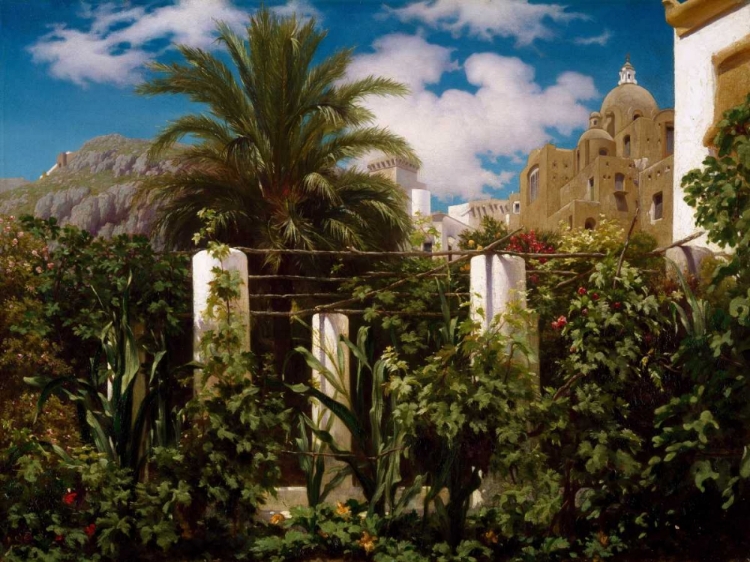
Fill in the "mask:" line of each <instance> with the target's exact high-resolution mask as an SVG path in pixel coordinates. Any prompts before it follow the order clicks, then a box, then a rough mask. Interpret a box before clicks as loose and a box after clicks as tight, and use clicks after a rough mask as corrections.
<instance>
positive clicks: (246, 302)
mask: <svg viewBox="0 0 750 562" xmlns="http://www.w3.org/2000/svg"><path fill="white" fill-rule="evenodd" d="M215 267H220V268H222V269H224V270H225V271H237V272H238V273H239V275H240V278H241V279H242V285H241V286H240V296H239V298H238V299H235V300H234V302H232V303H231V309H232V311H233V313H234V314H236V315H237V316H238V317H239V319H240V320H241V322H242V324H243V325H244V326H245V333H244V337H243V349H244V350H245V351H249V350H250V299H249V295H248V278H247V256H246V255H245V254H244V253H243V252H241V251H239V250H230V251H229V255H228V256H227V257H226V258H224V259H223V260H218V259H216V258H214V257H213V256H211V255H210V254H209V253H208V252H207V251H206V250H203V251H201V252H198V253H197V254H195V255H194V256H193V360H195V361H197V362H202V361H203V360H204V359H205V358H204V357H202V354H201V349H200V341H201V338H202V337H203V335H204V334H205V333H206V332H207V331H208V330H212V329H214V328H215V327H216V326H215V325H214V322H212V321H209V320H207V319H206V318H205V317H204V316H205V312H206V309H207V308H208V294H209V289H210V283H211V281H213V280H214V274H213V271H212V270H213V268H215ZM200 381H201V374H200V372H196V374H195V378H194V392H196V393H197V392H198V391H199V390H200ZM208 384H210V381H209V382H208Z"/></svg>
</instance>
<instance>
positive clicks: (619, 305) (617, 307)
mask: <svg viewBox="0 0 750 562" xmlns="http://www.w3.org/2000/svg"><path fill="white" fill-rule="evenodd" d="M612 308H614V309H615V310H620V309H621V308H622V303H619V302H615V303H612Z"/></svg>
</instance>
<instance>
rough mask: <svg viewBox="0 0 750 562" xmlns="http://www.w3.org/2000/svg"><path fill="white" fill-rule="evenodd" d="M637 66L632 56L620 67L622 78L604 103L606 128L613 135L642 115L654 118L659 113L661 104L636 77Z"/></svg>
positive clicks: (602, 111)
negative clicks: (633, 63)
mask: <svg viewBox="0 0 750 562" xmlns="http://www.w3.org/2000/svg"><path fill="white" fill-rule="evenodd" d="M635 72H636V71H635V67H634V66H633V65H632V64H631V63H630V56H628V57H627V59H626V60H625V64H624V65H623V66H622V68H620V80H619V82H618V84H617V87H616V88H615V89H614V90H612V91H611V92H610V93H609V94H607V97H605V98H604V102H603V103H602V110H601V114H602V116H603V119H604V123H603V126H604V129H606V131H607V132H608V133H609V134H610V136H611V137H615V136H617V134H618V133H619V132H620V131H622V129H624V128H625V127H627V126H628V125H629V124H630V123H632V122H633V121H635V120H636V119H639V118H640V117H648V118H650V119H653V118H654V117H655V116H656V114H657V113H659V105H658V104H657V103H656V100H655V99H654V96H652V95H651V93H650V92H649V91H648V90H647V89H646V88H643V87H642V86H639V85H638V81H637V80H636V78H635Z"/></svg>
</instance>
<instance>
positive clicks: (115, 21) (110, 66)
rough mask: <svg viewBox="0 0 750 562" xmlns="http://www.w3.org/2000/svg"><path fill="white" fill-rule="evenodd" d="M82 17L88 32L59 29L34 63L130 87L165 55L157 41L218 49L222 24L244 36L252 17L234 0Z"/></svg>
mask: <svg viewBox="0 0 750 562" xmlns="http://www.w3.org/2000/svg"><path fill="white" fill-rule="evenodd" d="M288 10H291V11H297V12H298V13H299V14H300V15H302V16H303V17H309V16H310V15H313V14H314V13H315V10H314V8H312V6H311V5H310V4H309V2H307V1H306V0H290V2H289V4H287V5H286V6H282V7H280V8H278V9H277V12H279V13H286V11H288ZM80 16H81V17H83V18H84V19H86V20H89V22H90V23H89V25H88V29H84V30H82V29H73V28H70V27H68V26H66V25H65V24H54V25H53V26H51V31H50V32H49V33H47V34H45V35H44V36H42V37H40V38H39V39H38V40H37V42H36V43H34V44H33V45H31V46H30V47H29V51H30V52H31V54H32V58H33V60H34V62H36V63H41V64H48V65H49V70H50V74H52V76H54V77H56V78H60V79H63V80H70V81H71V82H74V83H76V84H78V85H80V86H86V85H87V84H89V83H109V84H115V85H118V86H125V85H129V84H133V83H135V82H137V81H139V80H140V78H141V75H140V74H141V69H142V67H143V64H144V63H145V62H147V61H149V60H151V59H153V58H155V57H156V56H158V55H159V53H156V52H154V51H153V48H151V45H152V42H153V41H156V40H165V39H166V40H169V41H173V42H175V43H184V44H187V45H191V46H193V47H201V48H206V49H207V48H212V47H213V45H214V37H215V30H216V22H217V21H224V22H226V23H228V24H229V25H230V26H231V27H233V28H235V29H236V30H237V31H242V29H244V26H245V25H246V24H247V20H248V17H249V13H248V12H246V11H245V10H241V9H239V8H237V7H235V6H234V4H233V2H232V0H176V1H175V3H174V4H172V5H168V6H162V7H157V8H153V9H147V8H144V7H135V8H126V9H122V8H121V6H118V5H115V4H114V3H106V4H101V5H98V6H97V7H96V8H91V7H89V6H84V8H83V11H82V12H81V14H80Z"/></svg>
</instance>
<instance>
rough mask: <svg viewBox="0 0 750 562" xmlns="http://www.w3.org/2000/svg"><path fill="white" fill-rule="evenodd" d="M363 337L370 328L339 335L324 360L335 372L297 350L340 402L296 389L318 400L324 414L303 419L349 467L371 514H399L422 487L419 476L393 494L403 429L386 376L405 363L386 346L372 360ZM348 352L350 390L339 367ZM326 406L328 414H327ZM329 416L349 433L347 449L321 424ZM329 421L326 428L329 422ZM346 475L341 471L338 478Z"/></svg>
mask: <svg viewBox="0 0 750 562" xmlns="http://www.w3.org/2000/svg"><path fill="white" fill-rule="evenodd" d="M367 340H368V329H367V328H364V327H363V328H361V329H360V331H359V333H358V334H357V343H356V344H355V343H353V342H352V341H351V340H349V339H348V338H342V339H341V341H340V342H339V343H338V346H337V347H338V348H337V350H336V354H335V355H334V354H333V353H331V357H329V358H328V361H327V363H328V364H332V365H335V366H336V370H335V371H332V370H331V369H329V368H328V367H326V365H324V364H323V363H322V362H321V361H320V360H319V359H318V358H316V357H315V356H314V355H313V354H312V353H310V352H309V351H308V350H307V349H305V348H303V347H300V348H297V351H298V352H299V353H301V354H302V355H303V356H304V357H305V361H306V362H307V364H308V365H309V366H310V368H312V369H313V370H314V371H317V372H318V373H319V374H320V376H323V377H324V378H325V380H326V381H327V382H328V384H330V385H331V387H332V388H334V389H335V390H336V392H337V394H336V396H337V397H338V399H339V400H336V399H335V398H333V397H330V396H328V395H327V394H325V393H323V392H321V391H320V390H318V389H317V388H315V387H314V386H305V385H299V386H297V387H295V388H294V390H296V391H298V392H304V393H305V394H308V395H309V396H310V397H311V398H312V399H314V400H316V401H317V402H318V403H319V404H320V407H321V411H322V415H321V416H319V419H317V420H312V419H310V418H309V417H307V416H304V419H305V422H306V423H307V425H308V426H309V427H310V429H312V431H313V434H314V435H315V437H316V438H317V439H319V440H320V441H321V442H323V443H325V444H326V445H327V446H328V448H329V449H330V450H331V451H332V452H333V454H334V455H335V458H336V459H338V460H339V461H341V462H344V463H346V465H347V466H348V467H349V469H350V471H351V473H352V474H353V475H354V477H355V478H356V479H357V481H358V483H359V484H360V486H361V487H362V492H363V494H364V495H365V498H366V499H367V501H368V502H369V514H371V515H372V514H374V513H377V514H379V515H383V514H384V513H385V512H386V510H388V511H390V513H391V514H392V515H393V516H394V517H397V516H399V515H401V513H402V512H403V510H404V509H405V507H406V505H407V504H408V502H409V501H410V500H411V499H412V498H413V497H414V495H415V494H416V493H418V492H419V490H420V488H421V485H422V479H421V477H418V478H416V479H415V481H414V482H413V483H412V484H411V485H410V486H409V487H408V489H407V490H405V491H404V492H403V493H402V494H401V495H400V497H399V498H398V499H397V498H396V491H397V486H398V484H399V483H400V482H401V460H402V457H403V456H404V451H405V450H406V447H405V439H406V431H405V429H404V428H403V427H402V426H401V424H400V420H399V418H398V417H396V416H394V415H393V410H394V407H395V395H391V396H390V397H388V396H387V395H386V393H387V383H388V379H389V378H391V377H393V376H394V375H396V374H397V372H398V371H399V369H401V368H403V365H400V364H398V363H396V362H394V361H393V353H392V352H391V351H389V350H387V351H386V352H385V353H384V354H383V356H382V357H381V358H380V359H378V360H377V361H375V362H373V361H372V357H371V354H370V353H368V348H369V347H370V346H368V342H367ZM349 352H351V353H352V355H354V358H355V365H356V370H355V377H354V392H352V393H349V392H347V390H346V388H347V386H348V384H347V383H348V381H345V380H344V376H345V374H346V373H345V372H344V371H343V370H342V368H341V366H342V365H344V364H345V361H344V360H343V358H344V354H346V353H349ZM350 394H351V395H350ZM368 398H369V400H368ZM368 404H369V406H368ZM326 410H329V412H330V413H325V411H326ZM330 416H336V417H337V418H338V419H339V420H340V421H341V422H342V423H343V425H344V426H345V427H346V429H347V430H348V431H349V433H350V434H351V436H352V446H351V450H350V449H349V448H347V447H346V446H344V444H342V443H336V441H335V440H334V438H333V436H332V435H331V432H330V431H329V429H328V428H327V427H325V426H324V425H323V423H324V420H327V419H330V418H329V417H330ZM327 425H328V426H330V421H329V422H328V423H327ZM346 474H348V473H347V472H342V471H339V473H338V475H337V476H336V480H338V479H340V478H341V477H343V476H345V475H346ZM332 482H334V480H332Z"/></svg>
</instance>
